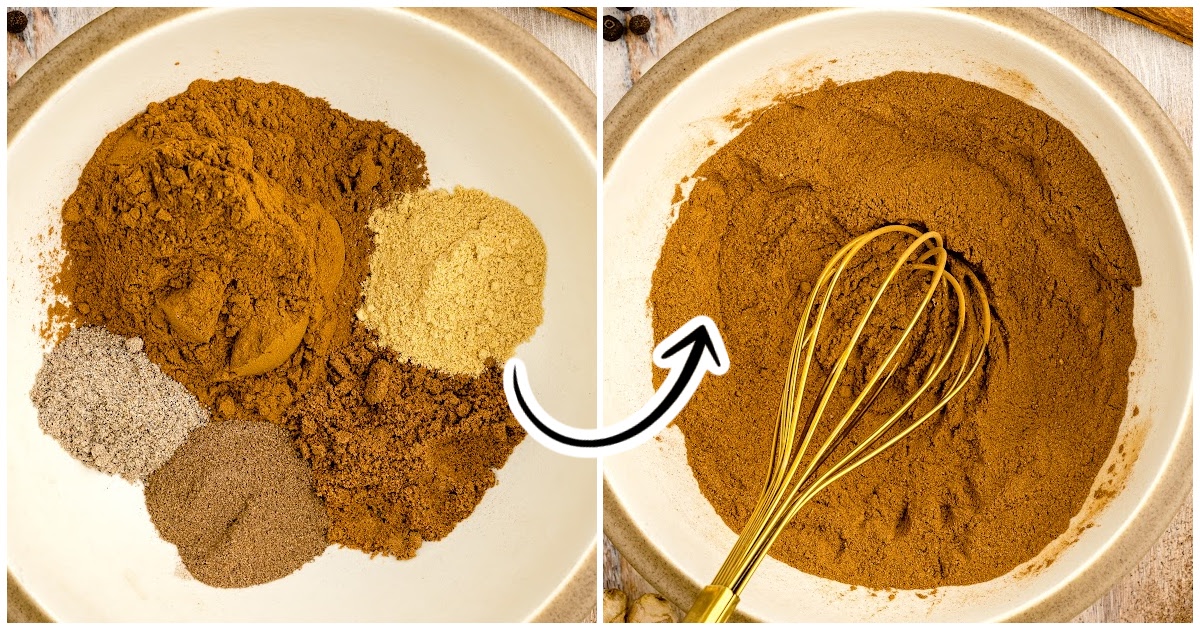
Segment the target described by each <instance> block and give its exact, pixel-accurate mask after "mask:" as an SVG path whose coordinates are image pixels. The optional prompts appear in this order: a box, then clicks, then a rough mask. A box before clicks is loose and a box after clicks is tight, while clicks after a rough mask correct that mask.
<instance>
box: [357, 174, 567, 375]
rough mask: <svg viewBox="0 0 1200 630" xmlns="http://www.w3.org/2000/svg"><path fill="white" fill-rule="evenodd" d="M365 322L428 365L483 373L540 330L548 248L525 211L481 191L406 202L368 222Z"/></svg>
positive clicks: (412, 197) (426, 194)
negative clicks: (370, 243) (371, 235)
mask: <svg viewBox="0 0 1200 630" xmlns="http://www.w3.org/2000/svg"><path fill="white" fill-rule="evenodd" d="M370 228H371V230H372V231H374V232H375V252H374V253H373V254H372V255H371V275H370V277H369V278H368V279H367V283H366V288H365V294H364V300H363V306H362V308H361V309H360V310H359V313H358V315H359V318H360V319H362V320H363V321H364V322H366V323H367V325H368V326H369V327H370V328H371V329H373V330H375V331H376V332H377V333H378V334H379V338H380V340H381V342H382V343H383V345H385V346H387V347H389V348H391V349H393V350H395V351H396V352H398V353H399V354H400V355H401V356H402V357H404V358H408V359H412V360H413V361H416V362H418V363H420V364H422V365H424V366H427V367H430V368H434V369H437V370H442V371H445V372H450V373H456V374H479V373H481V372H482V371H483V369H484V366H485V365H486V363H487V361H488V360H489V359H493V360H495V361H497V362H503V361H505V360H507V359H508V358H510V357H511V356H512V355H513V353H514V352H515V351H516V347H517V346H518V345H520V344H521V343H523V342H524V341H526V340H527V339H529V338H530V337H532V336H533V333H534V331H535V330H536V329H537V327H538V325H540V324H541V323H542V314H543V309H542V291H543V288H544V286H545V284H546V245H545V243H544V242H543V241H542V235H541V234H540V233H539V232H538V230H537V228H536V227H535V226H534V225H533V222H532V221H530V220H529V218H528V217H526V216H525V215H524V214H523V213H522V212H521V210H520V209H518V208H517V207H516V206H513V205H512V204H510V203H507V202H505V201H503V200H501V199H498V198H496V197H493V196H491V195H489V194H487V193H486V192H483V191H481V190H475V189H471V188H463V187H457V188H455V189H454V190H453V191H446V190H427V191H420V192H416V193H413V194H409V195H405V196H403V197H401V198H399V199H398V200H396V201H395V202H394V203H392V204H391V205H389V206H386V207H383V208H380V209H379V210H377V211H376V212H375V213H374V214H373V215H371V220H370Z"/></svg>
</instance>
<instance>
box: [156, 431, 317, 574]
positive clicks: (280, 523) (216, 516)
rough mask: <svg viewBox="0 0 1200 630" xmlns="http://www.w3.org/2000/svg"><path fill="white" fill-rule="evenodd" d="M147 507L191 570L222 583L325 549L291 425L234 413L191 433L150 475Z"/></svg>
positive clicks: (292, 566) (277, 570)
mask: <svg viewBox="0 0 1200 630" xmlns="http://www.w3.org/2000/svg"><path fill="white" fill-rule="evenodd" d="M146 509H147V510H148V511H149V512H150V519H151V520H152V521H154V526H155V527H156V528H157V529H158V532H159V534H161V535H162V537H163V539H164V540H166V541H167V542H169V543H172V544H174V545H175V546H177V547H178V548H179V557H180V558H181V559H182V560H183V564H184V566H186V567H187V569H188V572H190V573H191V574H192V577H194V578H196V579H197V580H200V581H201V582H203V583H205V584H208V585H209V586H216V587H220V588H244V587H247V586H253V585H255V584H263V583H266V582H270V581H272V580H278V579H279V578H281V577H284V576H286V575H288V574H290V573H291V572H293V571H295V570H296V569H299V568H300V567H302V566H304V564H305V563H307V562H308V561H309V560H312V559H313V558H315V557H317V556H319V555H321V553H322V552H323V551H325V547H326V545H327V543H326V542H325V529H326V527H327V522H326V520H325V511H324V510H323V509H322V508H321V502H320V501H319V500H317V497H316V496H315V495H314V494H313V482H312V471H310V470H309V469H308V467H307V466H305V465H304V462H303V461H301V460H300V457H299V456H297V454H296V449H295V447H294V446H292V442H291V440H290V439H289V438H288V435H287V432H286V431H284V430H283V429H282V428H281V427H279V426H278V425H274V424H268V423H266V422H246V421H242V420H230V421H226V422H218V423H215V424H208V425H205V426H203V427H201V428H199V429H197V430H195V431H193V432H192V433H191V434H190V435H188V439H187V441H186V442H184V443H183V446H180V447H179V449H178V450H177V451H175V454H174V455H172V456H171V459H169V460H167V463H166V464H164V465H163V467H162V468H159V469H158V470H156V471H154V473H153V474H151V475H150V477H149V478H148V479H147V480H146Z"/></svg>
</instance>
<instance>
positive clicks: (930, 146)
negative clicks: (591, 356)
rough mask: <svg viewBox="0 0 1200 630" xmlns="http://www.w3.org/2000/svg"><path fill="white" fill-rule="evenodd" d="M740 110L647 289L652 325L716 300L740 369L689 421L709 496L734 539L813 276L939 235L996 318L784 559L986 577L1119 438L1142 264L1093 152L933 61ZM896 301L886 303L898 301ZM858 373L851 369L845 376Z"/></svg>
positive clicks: (883, 573)
mask: <svg viewBox="0 0 1200 630" xmlns="http://www.w3.org/2000/svg"><path fill="white" fill-rule="evenodd" d="M746 122H747V124H746V126H745V127H744V129H743V130H742V131H741V132H740V134H739V135H738V136H737V137H735V138H734V139H733V140H731V141H730V142H729V143H727V144H726V145H725V146H723V147H721V148H720V149H718V150H717V151H716V152H715V153H714V154H713V155H712V156H711V157H710V158H709V159H708V160H707V161H706V162H705V163H704V164H702V165H701V166H700V168H699V170H697V172H696V173H695V174H694V176H693V179H694V180H695V185H694V187H693V188H692V190H691V192H690V194H689V195H688V197H687V199H686V201H684V202H683V203H682V205H681V206H680V208H679V212H678V218H677V220H676V221H675V222H674V224H673V225H672V226H671V227H670V228H669V231H668V233H667V237H666V241H665V243H664V245H663V247H662V251H661V254H660V258H659V261H658V265H657V267H656V269H655V272H654V275H653V279H652V289H651V295H650V300H649V304H650V308H651V310H652V314H653V326H654V333H655V339H656V340H661V339H663V338H665V337H666V336H667V335H669V334H670V333H671V332H673V331H674V330H676V329H677V328H678V327H679V326H680V325H682V324H683V323H684V322H686V321H687V320H689V319H691V318H692V317H694V316H695V315H698V314H706V315H709V316H711V317H712V318H713V320H714V321H715V322H716V324H717V326H718V327H719V328H720V330H721V334H722V336H723V337H724V341H725V344H726V346H727V348H728V350H729V356H730V361H731V366H730V369H729V371H728V373H726V374H725V375H723V376H721V377H720V378H713V379H705V380H704V381H703V383H702V384H701V385H700V388H699V390H698V391H697V394H696V397H695V398H694V399H693V401H692V402H691V403H690V404H689V405H688V406H687V407H686V408H685V409H684V411H683V412H682V414H681V415H680V416H679V417H678V419H677V426H678V427H679V428H680V430H681V431H682V433H683V436H684V440H685V443H686V447H687V457H688V463H689V464H690V465H691V468H692V472H693V474H694V476H695V478H696V481H697V482H698V483H699V487H700V490H701V492H702V493H703V494H704V496H705V497H706V498H707V499H708V501H709V502H710V503H711V504H712V506H713V508H714V509H715V510H716V512H717V514H719V515H720V516H721V518H722V519H724V521H725V522H726V523H727V524H728V525H729V527H730V528H731V529H733V530H734V531H739V532H740V531H741V529H742V527H743V526H744V525H745V523H746V521H747V519H748V518H749V516H750V513H751V511H752V509H753V508H754V504H755V502H756V501H757V498H758V495H759V493H760V492H761V490H762V487H763V483H764V480H765V477H766V474H767V470H768V463H769V461H770V457H771V445H772V435H773V431H774V428H775V424H776V418H777V414H778V410H779V396H780V391H781V387H782V383H783V382H784V375H785V371H786V368H787V365H788V356H789V352H790V350H791V344H792V340H793V336H794V335H795V330H796V326H797V323H798V319H799V317H800V316H801V313H802V312H803V310H804V307H805V303H806V300H807V298H808V291H809V290H810V289H811V285H812V283H814V282H815V278H816V276H817V274H819V273H820V270H821V269H822V267H823V265H824V264H825V261H826V260H828V259H829V257H830V256H831V255H832V254H833V253H834V252H835V251H837V249H838V248H840V247H841V246H842V245H844V244H845V243H846V242H847V241H849V240H850V239H852V238H854V237H855V236H857V235H859V234H863V233H865V232H867V231H869V230H871V229H873V228H876V227H879V226H881V225H885V224H888V223H905V224H909V225H914V226H919V227H923V228H925V229H929V230H934V231H937V232H940V233H941V234H942V235H943V236H944V237H945V239H946V246H947V248H948V249H950V250H952V251H953V252H955V253H956V255H957V256H958V257H959V258H960V259H961V260H963V261H965V262H966V263H967V264H969V265H971V266H972V268H973V269H975V270H976V272H977V273H978V275H979V277H980V278H981V279H982V280H983V281H984V282H985V284H986V287H987V291H988V295H989V300H990V302H991V304H992V309H993V317H994V318H995V326H996V332H995V333H994V334H993V336H992V338H991V341H990V343H989V345H988V347H987V354H986V357H985V362H984V364H983V365H982V367H981V375H979V376H977V377H976V378H975V379H974V381H973V383H972V384H971V386H970V387H968V388H967V389H966V390H964V391H963V393H962V394H961V395H960V397H959V398H957V399H956V400H955V401H953V402H952V403H951V404H950V405H949V406H948V407H947V408H946V409H945V410H944V411H943V412H941V413H940V414H939V415H938V416H935V417H934V418H931V419H930V420H929V421H928V422H926V423H925V424H923V425H922V426H921V427H920V428H919V429H918V430H916V431H915V432H914V433H912V434H911V435H909V436H907V437H906V438H905V439H904V440H903V441H902V442H901V443H899V444H898V445H897V446H895V447H893V448H891V449H889V450H888V451H886V452H884V453H883V454H882V455H880V456H878V457H876V458H875V459H873V460H871V461H869V462H868V463H866V464H865V465H863V466H861V467H860V468H858V469H856V470H854V471H853V472H852V473H850V474H848V475H846V476H845V477H844V478H842V479H840V480H839V481H838V482H837V483H835V484H833V485H831V486H830V487H829V488H827V489H826V490H824V491H823V492H822V493H821V494H820V495H818V496H817V498H816V499H815V500H814V501H813V502H811V503H810V504H808V505H807V506H805V508H804V509H803V510H801V511H800V513H799V516H798V517H797V518H796V519H795V520H794V521H793V522H792V523H791V524H790V525H789V526H788V527H787V528H786V529H785V530H784V532H783V534H782V535H781V536H780V538H779V539H778V541H777V542H776V543H775V545H774V547H773V548H772V552H771V553H772V555H773V556H775V557H776V558H778V559H779V560H781V561H783V562H785V563H787V564H789V565H791V566H793V567H796V568H798V569H800V570H802V571H805V572H807V573H811V574H815V575H819V576H822V577H826V578H830V579H833V580H837V581H840V582H843V583H848V584H853V585H865V586H868V587H873V588H903V589H928V588H936V587H938V586H943V585H963V584H974V583H978V582H984V581H987V580H990V579H992V578H995V577H998V576H1000V575H1003V574H1005V573H1007V572H1009V571H1011V570H1012V569H1014V568H1015V567H1017V566H1018V565H1020V564H1022V563H1023V562H1025V561H1027V560H1029V559H1030V558H1032V557H1034V556H1035V555H1037V554H1038V553H1039V552H1040V551H1041V550H1042V549H1043V548H1044V547H1046V545H1047V544H1049V543H1050V542H1051V541H1052V540H1054V539H1055V538H1056V537H1057V536H1059V534H1062V533H1063V532H1064V531H1065V530H1066V529H1067V527H1068V523H1069V521H1070V519H1071V517H1072V516H1074V515H1075V514H1076V513H1077V512H1078V511H1079V510H1080V508H1081V507H1082V505H1083V503H1084V501H1085V500H1086V499H1087V498H1088V494H1089V492H1090V489H1091V486H1092V484H1093V481H1094V480H1095V479H1096V476H1097V474H1098V473H1099V471H1100V467H1101V465H1102V464H1103V463H1104V461H1105V459H1106V457H1107V456H1108V454H1109V451H1110V450H1111V449H1112V446H1113V443H1114V440H1115V439H1116V436H1117V432H1118V428H1119V427H1120V425H1121V422H1122V419H1123V417H1124V414H1125V406H1126V397H1127V392H1128V385H1129V366H1130V363H1131V361H1132V360H1133V356H1134V351H1135V348H1136V342H1135V337H1134V327H1133V302H1134V288H1135V287H1137V286H1138V285H1139V284H1140V283H1141V277H1140V273H1139V269H1138V261H1137V257H1136V255H1135V253H1134V250H1133V246H1132V243H1131V241H1130V238H1129V234H1128V232H1127V231H1126V230H1125V226H1124V223H1123V222H1122V220H1121V217H1120V214H1119V213H1118V211H1117V205H1116V202H1115V201H1114V198H1113V194H1112V191H1111V190H1110V188H1109V186H1108V184H1107V182H1106V180H1105V178H1104V175H1103V173H1102V172H1101V170H1100V168H1099V166H1098V165H1097V164H1096V161H1095V159H1093V158H1092V156H1091V155H1090V154H1089V153H1088V152H1087V150H1086V149H1085V148H1084V147H1083V145H1082V144H1081V143H1080V142H1079V141H1078V140H1077V139H1076V138H1075V136H1074V135H1072V134H1071V132H1070V131H1068V130H1067V129H1066V128H1065V127H1064V126H1063V125H1062V124H1060V123H1059V122H1058V121H1056V120H1054V119H1053V118H1051V117H1050V116H1047V115H1046V114H1045V113H1043V112H1041V111H1039V110H1037V109H1035V108H1033V107H1031V106H1029V105H1026V104H1024V103H1022V102H1021V101H1018V100H1016V99H1014V98H1011V97H1009V96H1006V95H1004V94H1002V93H1000V92H998V91H995V90H992V89H990V88H986V87H984V86H982V85H979V84H975V83H970V82H966V81H963V80H960V79H956V78H953V77H949V76H945V75H937V74H918V73H903V72H902V73H894V74H889V75H886V76H883V77H878V78H875V79H871V80H867V81H861V82H855V83H847V84H843V85H834V84H833V83H830V82H827V83H826V84H825V85H824V86H822V87H821V88H820V89H817V90H813V91H810V92H807V93H804V94H799V95H794V96H787V97H781V98H779V99H777V101H776V102H775V104H774V105H772V106H769V107H766V108H764V109H762V110H760V111H757V112H754V113H753V115H751V116H750V117H749V118H748V120H747V121H746ZM677 197H679V198H680V199H681V198H682V196H681V195H679V193H678V191H677ZM881 260H883V259H881V258H871V257H870V256H862V257H859V258H857V259H856V260H855V263H854V265H852V267H851V268H848V269H847V272H846V273H847V274H848V276H849V277H850V278H852V279H853V278H858V277H862V276H863V275H864V274H869V273H871V271H872V269H873V268H876V267H877V266H878V265H880V264H883V263H882V262H881ZM872 265H874V266H875V267H872ZM852 281H853V280H851V282H852ZM887 306H888V305H886V304H882V303H881V309H882V310H883V311H884V312H881V313H880V317H881V318H882V319H884V320H890V319H894V318H897V317H898V316H899V313H895V312H893V313H888V312H886V311H887V310H888V309H887ZM910 312H911V311H908V312H906V313H905V314H904V317H905V318H907V317H908V316H909V313H910ZM951 332H952V331H951V327H948V326H947V327H944V328H932V329H930V330H927V331H925V332H924V333H923V334H925V335H926V336H925V339H924V342H925V343H928V344H931V347H940V344H942V343H943V342H944V341H945V337H946V336H947V335H949V334H951ZM865 346H866V347H864V349H863V350H862V352H863V353H864V354H866V355H870V354H871V353H872V352H876V351H877V349H872V348H871V347H869V341H868V343H867V344H865ZM860 372H861V373H857V374H850V378H849V379H848V380H847V379H843V382H844V383H845V384H846V385H847V386H848V387H849V390H850V391H851V392H854V393H857V392H858V391H860V390H861V389H862V383H863V381H864V380H865V379H866V378H867V376H868V374H867V373H866V370H865V369H863V370H860ZM663 377H664V374H662V373H661V372H659V373H656V375H655V382H656V384H657V383H658V382H660V381H661V379H662V378H663ZM855 379H857V380H855Z"/></svg>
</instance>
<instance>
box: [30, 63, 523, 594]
mask: <svg viewBox="0 0 1200 630" xmlns="http://www.w3.org/2000/svg"><path fill="white" fill-rule="evenodd" d="M428 184H429V177H428V174H427V172H426V166H425V154H424V152H423V151H422V150H421V148H420V147H418V146H417V145H416V144H414V143H413V142H412V141H411V140H410V139H409V138H408V137H407V136H405V135H404V134H403V133H401V132H400V131H397V130H395V129H392V128H390V127H388V126H387V125H386V124H384V123H381V122H374V121H364V120H358V119H355V118H352V117H350V116H349V115H347V114H345V113H343V112H341V111H338V110H336V109H334V108H332V107H330V105H329V104H328V103H327V102H326V101H324V100H322V99H319V98H313V97H309V96H306V95H305V94H303V93H301V92H300V91H298V90H296V89H294V88H291V87H288V86H285V85H281V84H278V83H266V84H264V83H257V82H253V81H249V80H246V79H232V80H222V81H216V82H213V81H206V80H198V81H195V82H194V83H192V84H191V85H190V86H189V87H188V89H187V90H186V91H185V92H183V93H181V94H178V95H176V96H173V97H171V98H168V99H166V100H164V101H162V102H158V103H151V104H150V105H149V106H147V108H146V109H145V111H144V112H142V113H140V114H138V115H137V116H135V117H133V118H132V119H131V120H129V121H128V122H126V123H125V124H124V125H122V126H121V127H120V128H119V129H117V130H115V131H113V132H111V133H110V134H108V136H107V137H106V138H105V139H104V140H103V142H102V143H101V144H100V146H99V148H97V149H96V152H95V154H94V155H93V156H92V158H91V159H90V160H89V161H88V163H87V165H86V166H85V167H84V169H83V173H82V175H81V176H80V178H79V183H78V186H77V188H76V189H75V191H74V193H72V194H71V195H70V197H69V198H68V199H67V200H66V201H65V202H64V204H63V207H62V248H63V250H65V254H66V255H65V260H64V262H63V265H62V268H61V270H60V272H59V273H58V275H57V276H56V277H55V279H54V289H55V290H56V291H57V293H58V294H59V295H60V299H59V300H58V301H57V302H56V303H55V304H54V305H53V306H51V308H50V319H51V323H52V325H51V326H49V327H47V329H46V335H47V336H48V337H53V338H54V339H53V340H54V341H56V342H57V345H56V346H55V347H54V349H53V350H52V351H51V352H50V353H49V354H48V355H47V357H46V360H45V362H44V364H43V366H42V368H41V370H40V371H39V373H38V375H37V378H36V382H35V386H34V389H33V391H32V392H31V398H32V400H33V402H34V404H35V406H36V407H37V409H38V422H39V424H40V426H41V427H42V429H43V430H44V431H45V432H46V433H47V434H48V435H50V436H51V437H53V438H54V439H56V440H57V441H58V442H59V443H60V444H61V445H62V446H63V448H64V449H65V450H66V451H67V452H69V453H70V454H71V455H72V456H74V457H75V458H76V459H78V460H79V461H80V462H82V463H84V464H85V465H87V466H90V467H92V468H95V469H97V470H99V471H102V472H105V473H110V474H117V475H120V476H122V477H124V478H125V479H128V480H129V481H131V482H139V483H144V489H145V497H146V506H147V509H148V511H149V514H150V518H151V520H152V521H153V523H154V525H155V527H156V528H157V529H158V532H159V534H160V535H161V536H162V537H163V539H165V540H167V541H168V542H171V543H173V544H174V545H176V547H177V548H178V551H179V555H180V558H181V559H182V560H183V563H184V565H185V566H186V567H187V569H188V571H189V572H190V573H191V575H192V576H193V577H195V578H196V579H198V580H200V581H201V582H204V583H206V584H209V585H212V586H216V587H245V586H252V585H255V584H261V583H264V582H269V581H271V580H275V579H279V578H281V577H284V576H286V575H288V574H289V573H291V572H293V571H295V570H296V569H298V568H300V567H301V566H302V565H304V564H305V563H307V562H308V561H310V560H312V559H313V558H315V557H316V556H318V555H320V554H321V553H322V552H323V551H324V549H325V548H326V547H327V546H328V545H329V544H331V543H332V544H338V545H342V546H345V547H349V548H354V549H360V550H362V551H364V552H366V553H368V554H371V555H372V556H374V555H378V554H382V555H386V556H391V557H395V558H400V559H403V558H410V557H412V556H413V555H414V554H415V553H416V552H417V549H418V548H419V547H420V546H421V544H422V543H423V542H424V541H432V540H439V539H442V538H444V537H445V536H447V535H448V534H449V533H450V532H451V531H452V530H453V529H454V527H455V525H456V524H457V523H458V522H460V521H461V520H463V519H465V518H466V517H467V516H469V515H470V514H471V512H472V511H473V510H474V508H475V507H476V505H478V503H479V501H480V500H481V499H482V498H483V495H484V493H485V492H486V491H487V490H488V489H489V488H491V487H493V486H495V485H496V475H495V471H496V470H497V469H499V468H501V467H502V466H504V463H505V461H506V460H507V459H508V457H509V455H510V454H511V453H512V451H513V449H514V448H515V447H516V446H517V444H519V443H520V442H521V440H522V439H523V438H524V432H523V431H522V430H521V428H520V426H519V425H518V424H517V422H516V421H515V419H514V418H513V417H512V415H511V414H510V412H509V411H508V407H507V404H506V402H505V399H504V392H503V387H502V385H501V380H500V367H499V366H500V365H502V364H503V362H504V361H505V360H506V359H508V358H509V357H510V356H512V354H513V352H514V350H515V348H516V346H517V345H519V344H521V343H522V342H524V341H526V340H527V339H529V338H530V337H531V336H532V335H533V333H534V331H535V329H536V328H537V327H538V326H539V325H540V324H541V321H542V291H543V287H544V284H545V271H546V249H545V245H544V244H543V242H542V238H541V235H540V233H539V232H538V231H537V229H536V228H535V227H534V225H533V223H532V222H531V221H530V220H529V219H528V218H527V217H526V216H525V215H524V214H522V213H521V211H520V210H519V209H517V208H515V207H514V206H512V205H510V204H508V203H505V202H504V201H502V200H499V199H496V198H494V197H492V196H490V195H488V194H487V193H485V192H483V191H478V190H472V189H465V188H456V189H455V190H452V191H442V190H428V189H427V186H428Z"/></svg>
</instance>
